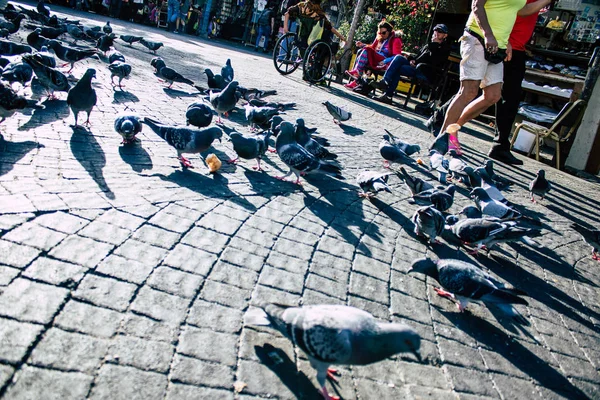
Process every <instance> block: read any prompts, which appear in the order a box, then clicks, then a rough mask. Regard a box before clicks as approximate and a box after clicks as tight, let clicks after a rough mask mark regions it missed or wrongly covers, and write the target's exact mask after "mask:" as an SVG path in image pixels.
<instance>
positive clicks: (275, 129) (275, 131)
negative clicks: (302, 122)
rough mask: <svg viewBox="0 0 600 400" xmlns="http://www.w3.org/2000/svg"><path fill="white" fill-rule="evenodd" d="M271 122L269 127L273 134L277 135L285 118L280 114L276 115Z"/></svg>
mask: <svg viewBox="0 0 600 400" xmlns="http://www.w3.org/2000/svg"><path fill="white" fill-rule="evenodd" d="M270 122H271V126H270V127H269V128H270V130H271V134H272V135H273V136H275V137H277V135H279V124H281V123H282V122H283V118H281V117H280V116H279V115H276V116H274V117H273V118H271V121H270ZM296 129H297V127H296ZM294 132H295V131H294Z"/></svg>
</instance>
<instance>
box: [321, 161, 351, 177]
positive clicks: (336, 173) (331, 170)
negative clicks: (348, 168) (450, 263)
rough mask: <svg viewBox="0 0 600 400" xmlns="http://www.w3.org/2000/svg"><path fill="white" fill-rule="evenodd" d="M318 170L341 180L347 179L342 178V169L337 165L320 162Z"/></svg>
mask: <svg viewBox="0 0 600 400" xmlns="http://www.w3.org/2000/svg"><path fill="white" fill-rule="evenodd" d="M318 170H319V171H321V172H322V173H324V174H326V175H331V176H333V177H334V178H337V179H340V180H344V179H346V178H344V177H343V176H342V168H341V167H340V166H339V165H336V164H332V163H325V162H320V163H319V168H318Z"/></svg>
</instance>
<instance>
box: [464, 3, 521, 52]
mask: <svg viewBox="0 0 600 400" xmlns="http://www.w3.org/2000/svg"><path fill="white" fill-rule="evenodd" d="M525 3H526V0H488V1H486V3H485V6H484V8H485V13H486V14H487V18H488V22H489V23H490V28H492V32H494V37H495V38H496V40H497V41H498V47H499V48H501V49H506V44H507V43H508V37H509V36H510V32H511V31H512V28H513V25H514V24H515V20H516V19H517V12H518V11H519V10H520V9H521V8H523V6H525ZM466 27H467V28H469V29H471V30H472V31H474V32H476V33H478V34H479V35H481V37H483V31H482V30H481V28H479V25H477V21H476V20H475V14H473V12H471V15H469V19H468V20H467V25H466Z"/></svg>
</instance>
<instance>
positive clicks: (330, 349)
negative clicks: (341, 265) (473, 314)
mask: <svg viewBox="0 0 600 400" xmlns="http://www.w3.org/2000/svg"><path fill="white" fill-rule="evenodd" d="M263 310H264V311H263ZM244 323H245V324H246V325H262V326H271V327H272V328H274V329H276V330H278V331H279V332H280V333H281V334H282V335H284V336H285V337H287V338H288V339H289V340H291V341H292V343H293V344H294V345H296V346H298V347H299V348H301V349H302V351H304V353H305V354H306V355H307V356H308V359H309V361H310V364H311V366H312V367H313V368H314V369H316V370H317V381H318V383H319V385H320V386H321V389H320V393H321V395H322V396H323V397H324V398H325V399H328V400H330V399H333V397H331V396H330V395H329V393H328V391H327V388H326V385H325V382H326V379H327V377H328V376H329V377H333V375H331V373H332V372H334V371H333V370H330V369H329V366H330V365H367V364H372V363H375V362H378V361H383V360H385V359H386V358H388V357H391V356H393V355H394V354H397V353H403V352H410V353H412V354H414V355H415V357H417V359H418V360H419V361H421V355H420V354H419V348H420V346H421V338H420V337H419V334H418V333H417V332H416V331H415V330H413V329H412V328H411V327H409V326H408V325H405V324H402V323H390V322H383V321H378V320H376V319H375V318H374V317H373V316H372V315H371V314H369V313H368V312H365V311H362V310H359V309H357V308H354V307H349V306H340V305H314V306H304V307H285V306H280V305H274V304H270V305H266V306H264V307H263V308H262V309H259V308H256V309H251V310H250V311H248V312H247V313H246V316H245V317H244Z"/></svg>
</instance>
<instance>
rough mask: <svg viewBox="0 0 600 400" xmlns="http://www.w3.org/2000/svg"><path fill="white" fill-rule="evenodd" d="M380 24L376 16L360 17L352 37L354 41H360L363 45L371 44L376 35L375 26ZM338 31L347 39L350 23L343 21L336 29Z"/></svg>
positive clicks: (365, 15)
mask: <svg viewBox="0 0 600 400" xmlns="http://www.w3.org/2000/svg"><path fill="white" fill-rule="evenodd" d="M379 22H381V19H379V18H377V16H374V15H370V14H364V15H363V16H362V17H361V20H360V23H359V24H358V27H357V28H356V33H355V35H354V40H355V41H357V40H360V41H361V42H363V43H368V44H371V43H373V41H374V40H375V36H376V35H377V24H379ZM338 31H340V33H341V34H342V35H344V37H348V32H349V31H350V22H348V21H344V22H342V24H341V25H340V27H339V28H338Z"/></svg>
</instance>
